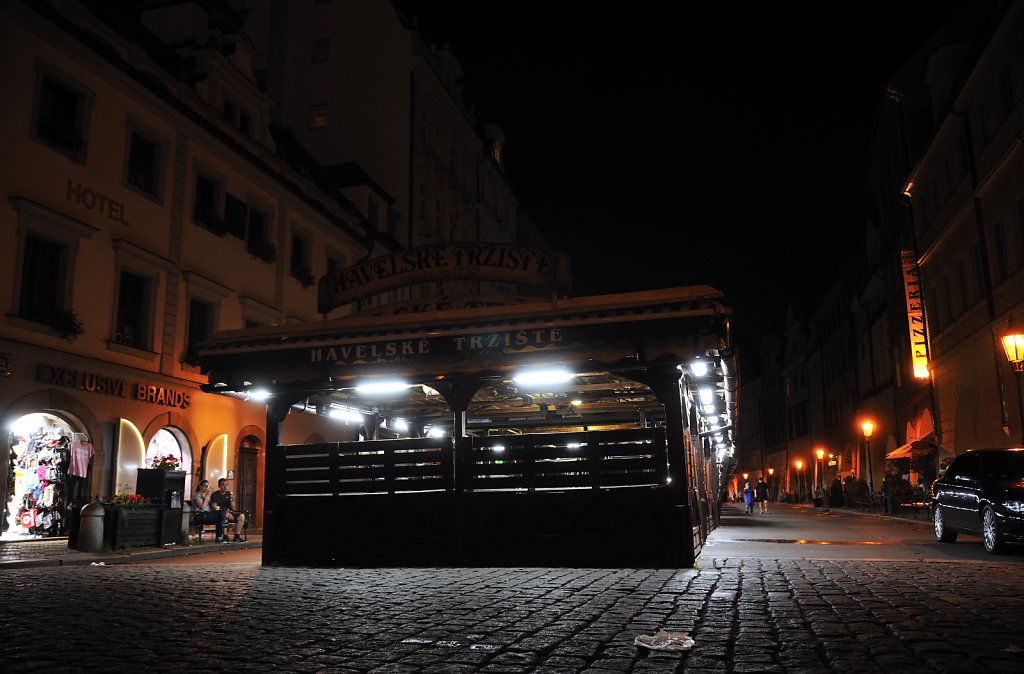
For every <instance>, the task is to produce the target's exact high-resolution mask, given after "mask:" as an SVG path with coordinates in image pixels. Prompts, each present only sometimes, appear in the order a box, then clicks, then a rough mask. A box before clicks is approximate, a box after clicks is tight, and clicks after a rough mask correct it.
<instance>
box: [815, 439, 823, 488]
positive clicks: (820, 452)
mask: <svg viewBox="0 0 1024 674" xmlns="http://www.w3.org/2000/svg"><path fill="white" fill-rule="evenodd" d="M814 453H815V454H817V455H818V463H821V460H822V459H823V458H825V450H824V449H821V448H818V449H816V450H814ZM818 463H815V464H814V487H815V489H821V481H820V480H819V479H818ZM821 472H822V477H824V473H825V466H824V465H822V466H821Z"/></svg>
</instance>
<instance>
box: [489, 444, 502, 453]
mask: <svg viewBox="0 0 1024 674" xmlns="http://www.w3.org/2000/svg"><path fill="white" fill-rule="evenodd" d="M491 449H493V450H494V451H496V452H504V451H505V445H494V446H492V447H491Z"/></svg>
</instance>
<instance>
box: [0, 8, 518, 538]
mask: <svg viewBox="0 0 1024 674" xmlns="http://www.w3.org/2000/svg"><path fill="white" fill-rule="evenodd" d="M297 4H298V3H276V4H272V3H267V7H268V9H269V10H270V14H267V15H266V16H264V15H261V14H260V12H258V11H256V10H254V9H252V8H248V7H247V3H241V2H236V3H230V4H229V3H223V2H204V3H192V2H182V3H135V5H134V10H135V11H134V13H133V12H131V11H129V12H125V6H124V4H123V3H120V4H117V5H116V6H111V7H107V6H106V5H105V4H104V3H87V2H73V1H67V2H64V1H54V2H39V3H37V2H7V3H3V5H2V6H0V71H2V73H3V75H4V76H5V78H6V82H7V85H8V93H9V100H8V103H7V104H5V105H4V106H2V108H0V118H2V120H3V122H4V125H3V129H4V130H3V132H2V134H3V138H2V142H0V147H2V148H3V155H4V159H5V161H4V162H3V163H2V167H0V186H2V191H3V192H4V195H5V199H4V203H3V204H2V206H0V237H2V240H0V256H2V260H3V263H2V269H3V272H2V273H0V303H2V305H3V312H2V313H3V315H4V320H3V322H2V323H0V421H2V423H3V427H4V429H5V438H6V439H7V440H8V442H9V445H10V448H11V450H12V451H11V452H10V453H8V452H3V456H2V458H0V468H2V471H0V488H2V489H3V491H4V492H5V493H6V494H7V496H8V498H7V511H8V512H7V513H6V514H5V526H4V535H5V537H8V538H22V537H34V536H40V535H41V536H54V535H61V534H64V533H66V532H67V530H68V527H69V524H68V522H67V517H66V513H67V512H70V511H72V510H73V507H76V506H78V505H81V504H82V503H85V502H87V501H89V500H91V499H92V498H94V497H96V496H97V495H102V494H113V493H115V492H117V493H121V492H128V493H132V492H134V491H135V481H136V475H137V473H136V471H137V469H138V468H140V467H145V466H146V465H148V464H149V463H150V461H152V460H153V458H154V457H156V456H163V455H166V454H171V455H172V456H174V457H175V459H176V460H177V461H179V462H180V466H181V469H183V470H185V471H186V474H187V475H188V479H187V482H186V486H185V489H186V492H187V493H191V491H192V490H193V488H194V484H193V482H194V480H195V479H196V478H197V477H198V476H202V477H205V478H207V479H209V480H211V482H214V483H215V481H216V480H217V479H218V478H220V477H225V478H228V479H229V481H230V484H231V489H232V490H233V491H234V492H235V494H236V499H237V501H238V505H239V506H240V507H243V508H245V509H248V510H251V511H252V512H253V513H255V514H256V517H255V524H256V526H259V525H260V520H261V512H262V494H263V488H262V481H263V462H264V454H263V447H264V446H265V443H266V438H265V437H264V430H263V429H264V426H265V407H264V405H263V404H262V403H261V402H260V401H259V400H255V399H248V398H247V397H245V396H236V397H226V396H215V395H210V394H205V393H203V392H202V391H201V390H200V389H199V385H200V384H201V383H204V382H205V381H206V380H205V377H204V376H202V375H201V373H200V371H199V367H198V362H197V360H196V357H195V346H196V345H197V344H199V343H200V342H202V341H203V340H205V339H206V338H208V337H209V336H210V335H212V334H213V333H215V332H218V331H223V330H230V329H240V328H252V327H258V326H269V325H282V324H287V323H294V322H311V321H316V320H318V319H320V318H321V315H320V314H319V313H318V310H317V288H316V284H315V281H316V279H317V278H319V277H321V276H323V275H325V274H328V273H329V272H331V271H334V270H337V269H340V268H344V267H346V266H348V265H351V264H353V263H355V262H357V261H359V260H361V259H365V258H367V257H369V256H371V255H373V256H377V255H384V254H388V253H392V252H394V251H396V250H398V249H400V248H402V247H406V246H409V245H410V244H416V243H419V242H421V241H420V238H417V237H416V236H413V234H412V230H411V229H410V227H411V222H412V221H411V219H410V218H409V217H408V214H409V213H411V212H414V208H413V206H412V203H413V202H412V201H411V197H412V196H413V195H417V194H418V191H419V188H418V184H419V180H420V172H419V171H414V172H410V171H409V167H410V166H411V165H413V164H415V165H417V166H418V165H419V164H420V163H421V162H420V160H418V159H417V160H415V161H414V157H412V148H414V147H419V145H418V144H417V143H414V142H413V141H412V137H413V133H412V130H411V124H410V119H411V117H410V113H411V111H412V110H413V109H414V106H413V105H412V100H413V96H414V94H412V93H410V91H411V90H410V87H409V82H410V78H411V76H412V73H413V72H414V71H417V69H419V70H422V69H424V68H427V67H428V66H427V65H426V59H419V60H420V61H422V63H419V65H417V64H416V57H414V48H413V45H417V44H420V42H419V38H418V37H416V36H415V31H414V30H412V29H411V27H410V26H408V25H406V24H403V23H402V20H401V18H400V16H399V15H398V14H397V12H396V10H394V9H393V8H392V7H391V6H390V5H389V4H387V3H362V4H361V5H360V8H361V9H363V10H365V11H366V12H371V13H372V12H377V13H378V14H379V16H378V17H376V18H378V19H380V21H382V22H384V23H385V24H387V25H388V27H389V28H388V30H389V31H390V33H389V38H388V40H386V41H385V42H384V43H379V42H374V43H373V44H372V45H371V44H369V43H364V42H358V41H356V42H353V41H350V40H349V39H348V38H350V37H352V36H353V35H356V34H358V33H359V32H360V25H359V23H358V22H359V21H364V19H365V17H364V16H357V17H351V21H342V22H341V24H343V25H344V30H345V34H344V35H339V36H338V37H337V39H335V38H334V37H332V38H331V39H332V40H334V42H332V43H333V44H334V45H335V49H336V51H334V52H333V53H334V54H339V52H340V53H341V54H343V55H344V56H345V59H344V60H345V62H346V63H348V64H356V66H355V69H354V70H351V71H346V73H347V75H348V76H349V77H350V78H351V79H344V78H342V79H338V80H334V81H332V82H331V83H329V84H330V88H331V89H332V90H333V91H334V92H335V93H337V94H338V95H341V94H340V92H342V91H345V92H347V93H346V95H348V96H349V97H351V96H361V97H363V101H364V103H365V104H364V105H363V106H361V109H362V110H363V111H364V113H365V114H369V115H371V116H372V115H376V113H377V112H378V111H380V110H397V111H398V113H397V114H396V116H395V117H394V118H391V117H387V116H383V117H381V116H379V115H378V116H376V117H366V118H361V117H353V116H351V115H354V114H355V111H354V108H355V106H351V105H344V106H342V105H339V106H337V108H338V109H339V111H340V109H344V110H345V111H346V114H336V115H333V116H331V117H330V118H329V119H330V120H331V123H330V126H329V127H327V128H326V129H324V128H322V127H320V126H318V124H319V122H316V123H313V122H310V118H309V116H308V115H309V106H308V105H307V103H308V101H305V100H303V99H301V98H300V97H296V96H295V91H296V89H301V88H302V87H301V86H299V85H297V84H294V79H293V80H287V79H285V81H284V84H282V83H281V82H278V81H277V80H275V79H274V77H275V74H274V72H273V68H272V67H271V65H272V64H274V63H276V64H277V65H281V64H284V63H285V62H286V61H287V58H288V57H287V54H289V53H290V52H289V49H291V48H292V47H294V46H295V45H294V43H293V42H289V41H287V40H285V41H284V43H283V45H282V44H267V43H266V42H265V38H266V34H267V25H268V24H266V23H263V24H261V23H260V21H261V20H264V21H265V20H269V19H273V18H274V17H275V16H277V15H276V14H274V13H275V12H278V13H279V12H285V13H287V12H288V11H289V6H294V5H297ZM328 4H329V5H330V6H331V7H332V8H333V9H337V10H339V11H341V10H342V9H343V8H342V7H341V6H342V5H346V6H347V5H348V4H349V3H328ZM309 5H310V7H311V8H315V7H319V6H320V5H319V4H314V3H309ZM379 8H383V9H379ZM345 18H346V19H348V18H350V17H345ZM335 19H340V17H335ZM321 25H325V24H321ZM363 25H364V26H366V25H369V24H367V23H365V22H364V24H363ZM373 25H377V24H373ZM261 37H262V39H263V40H264V41H263V42H261ZM290 37H294V35H292V36H290ZM314 42H315V41H314ZM261 48H262V49H263V51H261ZM302 48H303V49H306V50H308V49H310V48H312V49H313V54H312V55H310V54H308V53H307V54H306V56H307V59H306V62H305V64H303V66H304V68H300V69H299V70H303V69H307V70H311V69H315V67H316V65H317V60H318V59H319V58H321V57H322V56H323V53H322V51H323V49H325V47H324V45H323V44H319V46H317V45H313V46H312V47H311V45H310V44H309V43H308V42H307V43H304V45H303V47H302ZM275 49H280V50H283V51H275ZM296 49H297V47H296ZM326 49H327V50H328V52H329V47H326ZM317 50H321V51H317ZM343 50H347V51H343ZM351 50H355V51H351ZM369 53H372V54H373V55H374V58H364V56H366V54H369ZM378 55H385V56H386V58H383V59H378V58H377V56H378ZM274 59H278V60H277V61H275V60H274ZM327 62H328V63H329V62H330V59H329V58H328V59H327ZM380 63H384V64H385V65H384V66H380V67H378V65H379V64H380ZM431 67H432V66H431ZM381 68H384V71H383V72H381V71H380V70H381ZM431 72H433V71H431ZM295 76H296V77H298V74H296V75H295ZM303 76H305V75H303ZM435 77H436V75H435ZM360 78H362V79H360ZM419 79H420V80H424V79H428V78H426V77H425V76H423V77H420V78H419ZM313 81H317V82H319V81H320V80H313ZM268 82H269V83H271V84H273V85H274V86H268ZM289 82H291V84H289ZM278 85H280V86H278ZM371 85H372V86H371ZM385 85H386V86H385ZM432 86H435V87H436V86H439V85H438V84H437V83H434V84H433V85H432ZM277 96H285V97H286V98H287V100H283V99H281V98H278V97H277ZM439 98H440V96H439ZM310 100H313V99H310ZM449 104H450V103H449ZM293 105H300V106H304V109H303V112H302V113H301V115H300V114H299V113H297V112H295V111H294V110H295V109H297V108H295V109H293V107H290V106H293ZM421 107H422V105H421ZM451 114H453V112H452V110H445V111H443V112H441V113H438V114H437V116H436V118H434V123H436V126H437V128H449V127H450V128H456V129H458V130H459V133H460V134H461V135H458V136H457V140H458V142H457V143H455V142H454V141H453V142H451V143H450V147H451V148H452V152H453V153H454V154H451V153H448V151H447V150H446V151H445V153H442V154H445V156H447V157H454V159H452V160H451V161H449V162H446V163H444V171H448V172H449V173H451V172H452V171H453V170H454V174H455V175H461V176H464V177H463V182H464V183H465V185H460V186H458V188H459V189H455V188H453V187H452V186H451V185H446V186H445V188H444V192H445V194H446V195H447V196H446V200H448V199H449V198H450V203H457V204H459V205H460V208H461V207H462V206H464V205H466V204H470V207H468V210H467V212H469V213H470V214H469V215H467V216H466V217H464V218H463V217H462V216H461V215H460V216H459V217H458V218H453V217H451V214H452V213H454V211H446V212H445V213H444V218H443V221H444V223H445V224H451V223H456V222H458V223H459V228H458V229H457V230H452V229H444V232H443V236H442V235H441V234H440V233H439V231H440V230H436V229H431V230H430V232H431V237H433V236H434V235H435V234H437V236H438V238H441V239H445V240H450V238H457V239H462V238H466V237H468V238H470V239H473V240H489V239H491V238H493V237H500V240H503V241H504V240H512V241H515V240H516V238H517V236H518V235H517V233H516V229H515V227H514V224H515V215H516V212H517V210H518V205H517V203H516V202H515V200H514V198H513V197H512V195H511V191H510V190H509V188H508V186H507V184H506V183H504V181H503V180H501V179H500V169H497V168H496V166H497V164H494V163H493V161H492V159H493V155H492V154H490V152H491V151H492V150H493V148H494V147H495V145H494V142H493V140H486V141H485V140H484V139H483V138H482V136H475V135H472V134H470V133H468V131H467V129H470V128H471V127H470V125H469V122H467V120H466V118H465V115H464V114H463V113H462V112H461V111H460V112H459V115H458V116H457V118H456V119H455V121H454V123H451V124H449V121H450V120H446V115H448V116H450V115H451ZM300 117H301V119H302V120H303V121H304V122H307V126H305V127H303V128H301V133H299V132H297V129H298V124H297V121H296V120H297V119H298V118H300ZM396 120H398V121H396ZM314 121H316V120H314ZM282 122H291V123H293V126H292V127H288V126H284V125H282ZM317 134H321V135H317ZM391 134H396V135H394V137H391ZM325 138H328V139H330V142H326V141H325V140H324V139H325ZM389 138H390V141H391V144H388V143H385V142H384V141H385V140H386V139H389ZM307 147H308V148H312V149H307ZM446 147H447V146H446ZM323 148H327V149H331V151H330V152H324V153H323V154H322V155H320V156H319V157H318V154H319V153H318V149H323ZM446 153H447V154H446ZM438 156H440V155H438ZM318 158H319V159H322V160H325V161H318ZM432 161H433V162H434V165H437V162H438V158H437V157H434V158H433V159H432ZM486 161H492V164H491V165H489V166H487V167H486V169H484V168H481V162H486ZM453 167H454V168H453ZM438 170H439V171H441V169H438ZM496 170H497V171H498V172H497V174H495V173H494V172H495V171H496ZM444 171H441V172H444ZM485 174H486V175H492V176H493V175H497V178H499V179H492V180H491V182H495V183H500V190H499V191H500V192H501V194H502V195H503V198H504V199H505V201H504V204H505V208H504V210H502V211H501V212H502V213H504V214H505V215H503V216H501V217H502V220H501V222H502V224H503V225H507V227H505V228H504V229H502V228H500V227H492V226H491V225H490V224H489V223H490V220H488V218H487V217H484V216H483V214H484V213H486V212H488V209H487V208H482V207H481V206H480V204H481V203H490V199H491V197H490V196H488V197H487V198H486V199H484V201H483V202H480V201H479V200H478V201H474V199H478V195H477V192H476V187H477V185H478V184H480V183H482V182H486V181H484V180H482V178H481V176H483V175H485ZM431 180H432V181H433V179H431ZM432 184H433V182H432ZM463 188H464V189H465V191H468V192H472V194H471V195H469V196H465V195H463V194H462V193H461V192H460V190H462V189H463ZM457 193H458V198H456V194H457ZM416 203H417V204H420V202H416ZM426 203H428V202H427V201H423V202H422V204H426ZM445 203H449V201H446V202H445ZM375 204H376V206H375ZM422 204H420V205H422ZM499 210H500V209H499ZM496 212H497V211H496ZM495 221H496V220H495ZM433 222H436V221H433ZM485 222H486V223H488V224H487V225H486V226H483V225H482V224H481V223H485ZM417 231H419V230H417ZM423 231H426V230H423ZM431 237H427V238H428V239H431ZM431 240H432V239H431ZM510 291H511V292H514V288H512V289H510ZM400 299H402V297H401V296H400V295H393V296H389V297H387V298H384V299H382V300H378V303H380V302H383V301H386V300H400ZM360 308H361V307H359V306H349V307H346V308H340V309H337V310H336V313H339V314H344V313H350V312H353V311H358V310H359V309H360ZM299 417H301V418H299V419H298V423H297V424H296V423H295V422H292V423H290V425H289V429H290V431H289V432H290V434H293V435H294V437H292V435H289V436H288V437H286V438H285V441H286V442H287V441H291V442H307V441H316V440H317V439H318V438H324V437H331V438H332V439H335V440H346V439H355V438H356V437H357V431H356V427H355V426H345V425H344V424H341V425H339V424H338V423H337V422H336V421H334V420H329V419H325V418H323V417H318V416H317V415H316V414H308V415H299ZM72 446H74V449H75V453H76V454H77V455H78V456H79V457H85V463H84V465H83V464H81V463H80V462H79V461H77V460H76V461H71V454H72V452H71V448H72ZM51 468H52V469H51ZM46 487H50V489H49V490H48V491H47V490H46ZM185 497H186V498H187V497H188V496H187V494H186V496H185ZM32 509H34V510H35V516H37V517H38V522H37V521H36V520H34V519H33V520H32V521H31V522H29V521H28V520H26V523H28V524H30V525H31V526H22V520H21V518H20V517H19V513H23V512H26V511H28V510H32ZM44 515H49V517H48V518H45V526H43V523H44Z"/></svg>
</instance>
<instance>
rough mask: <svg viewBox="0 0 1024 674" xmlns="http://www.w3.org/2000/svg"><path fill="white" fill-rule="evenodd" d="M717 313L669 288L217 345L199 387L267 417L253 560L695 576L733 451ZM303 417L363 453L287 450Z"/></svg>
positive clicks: (727, 368) (730, 375)
mask: <svg viewBox="0 0 1024 674" xmlns="http://www.w3.org/2000/svg"><path fill="white" fill-rule="evenodd" d="M719 298H720V293H718V292H717V291H715V290H714V289H711V288H707V287H697V288H674V289H666V290H662V291H651V292H645V293H632V294H623V295H612V296H605V297H589V298H575V299H570V300H554V301H551V302H539V303H534V304H526V303H524V304H520V305H516V306H514V307H510V306H504V307H493V308H491V307H489V308H481V309H476V310H473V311H450V312H437V313H436V314H433V315H424V314H421V315H416V316H411V317H410V316H377V317H351V318H347V319H340V320H338V321H334V322H331V323H327V324H325V325H320V324H317V325H306V326H287V327H274V328H260V329H254V330H246V331H237V332H233V333H222V334H219V335H216V336H215V337H214V339H212V340H211V341H210V342H207V343H206V344H205V345H204V346H203V347H202V348H201V349H200V357H201V363H202V367H203V371H204V372H206V373H208V375H209V384H208V385H206V386H205V387H204V388H205V390H207V391H211V392H216V393H221V394H224V395H232V396H242V397H247V398H250V399H254V398H259V399H264V400H266V404H267V436H266V437H267V439H268V440H267V442H268V448H267V467H266V478H265V479H266V482H265V484H266V489H265V504H266V505H265V511H264V517H265V519H264V528H263V534H264V548H263V555H264V556H263V561H264V563H265V564H271V563H285V564H316V565H332V564H394V563H401V564H420V563H422V564H503V565H522V564H564V565H588V564H589V565H616V566H620V565H671V566H687V565H690V564H692V563H693V560H694V558H695V557H696V555H697V554H698V553H699V551H700V548H701V546H702V545H703V542H704V540H705V539H706V536H707V534H708V532H709V531H710V530H711V529H712V528H713V527H714V526H715V523H716V514H715V513H716V512H717V510H716V504H717V498H718V497H717V495H718V493H719V492H720V486H721V485H722V484H723V482H722V478H723V470H725V469H726V467H727V466H728V465H730V462H731V459H730V457H731V454H732V444H733V442H734V435H733V430H732V429H733V419H734V416H735V415H734V409H735V402H734V400H733V398H732V392H733V391H734V390H735V368H734V364H733V361H732V356H731V353H730V352H729V350H728V310H727V309H726V308H725V307H723V306H722V305H721V304H720V303H719V301H718V299H719ZM551 375H558V379H559V380H558V381H554V380H552V379H550V378H546V377H549V376H551ZM303 413H305V414H311V415H317V416H320V417H323V418H324V419H325V420H326V419H329V418H331V417H337V418H338V419H339V422H338V423H339V424H343V423H346V422H347V423H349V424H352V423H355V424H358V425H359V427H360V428H359V430H360V432H359V437H360V438H363V440H360V441H351V440H334V439H332V438H330V437H327V436H326V435H325V436H324V439H325V440H327V441H326V442H319V443H314V444H302V445H297V444H291V445H287V444H282V442H281V438H282V437H284V436H285V435H287V433H285V432H284V431H285V430H286V429H287V427H288V424H289V423H295V417H294V416H291V417H290V418H289V415H290V414H291V415H297V414H303ZM348 437H350V438H351V437H353V436H352V435H351V434H350V435H349V436H348Z"/></svg>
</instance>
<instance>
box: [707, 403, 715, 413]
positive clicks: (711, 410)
mask: <svg viewBox="0 0 1024 674" xmlns="http://www.w3.org/2000/svg"><path fill="white" fill-rule="evenodd" d="M714 413H715V406H714V405H705V406H704V414H714Z"/></svg>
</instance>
